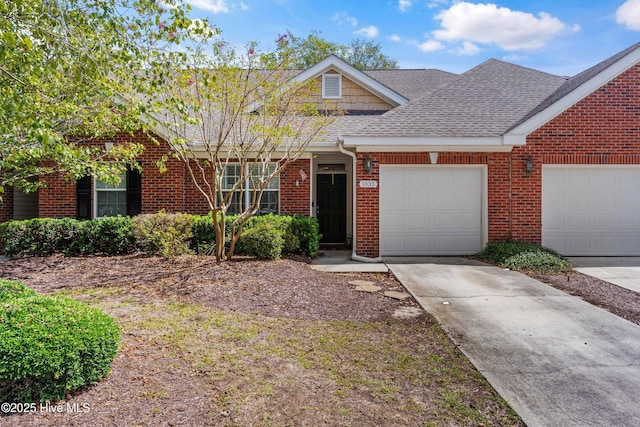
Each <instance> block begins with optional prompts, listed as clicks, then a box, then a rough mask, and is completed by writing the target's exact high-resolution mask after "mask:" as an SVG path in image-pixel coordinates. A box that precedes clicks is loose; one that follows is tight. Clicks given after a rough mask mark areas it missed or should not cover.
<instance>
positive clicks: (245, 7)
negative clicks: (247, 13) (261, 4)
mask: <svg viewBox="0 0 640 427" xmlns="http://www.w3.org/2000/svg"><path fill="white" fill-rule="evenodd" d="M238 6H240V10H249V9H250V8H249V6H247V5H246V3H245V2H243V1H241V2H240V4H239V5H238Z"/></svg>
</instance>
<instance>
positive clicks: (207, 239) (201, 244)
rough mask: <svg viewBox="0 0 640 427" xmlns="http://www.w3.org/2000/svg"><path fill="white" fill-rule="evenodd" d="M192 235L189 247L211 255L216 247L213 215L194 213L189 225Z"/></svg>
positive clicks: (199, 252)
mask: <svg viewBox="0 0 640 427" xmlns="http://www.w3.org/2000/svg"><path fill="white" fill-rule="evenodd" d="M191 232H192V234H193V237H192V238H191V244H190V248H191V250H192V251H194V252H195V253H197V254H201V255H212V254H213V253H214V250H215V248H216V230H215V228H214V227H213V217H212V215H211V213H209V215H194V216H193V225H192V226H191Z"/></svg>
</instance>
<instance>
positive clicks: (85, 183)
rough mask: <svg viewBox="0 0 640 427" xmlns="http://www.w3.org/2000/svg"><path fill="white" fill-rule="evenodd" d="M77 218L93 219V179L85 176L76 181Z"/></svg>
mask: <svg viewBox="0 0 640 427" xmlns="http://www.w3.org/2000/svg"><path fill="white" fill-rule="evenodd" d="M76 218H78V219H90V218H91V177H90V176H84V177H82V178H80V179H79V180H78V181H76Z"/></svg>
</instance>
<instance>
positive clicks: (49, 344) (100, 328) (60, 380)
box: [0, 280, 120, 403]
mask: <svg viewBox="0 0 640 427" xmlns="http://www.w3.org/2000/svg"><path fill="white" fill-rule="evenodd" d="M119 344H120V329H119V328H118V326H117V325H116V323H115V322H114V320H113V319H112V318H111V317H109V316H107V315H106V314H104V313H102V312H101V311H100V310H98V309H96V308H92V307H89V306H88V305H86V304H83V303H81V302H79V301H76V300H73V299H71V298H68V297H65V296H55V297H50V296H44V295H38V294H36V293H35V292H33V291H31V290H29V289H28V288H26V287H24V286H23V285H21V284H20V283H17V282H12V281H7V280H0V402H16V403H28V402H44V401H50V400H56V399H62V398H64V397H65V396H66V394H67V393H68V392H70V391H74V390H77V389H79V388H82V387H85V386H88V385H91V384H95V383H97V382H98V381H100V380H101V379H102V378H103V377H104V376H106V375H107V373H109V370H110V369H111V368H110V366H111V362H112V361H113V359H114V358H115V356H116V354H117V352H118V346H119Z"/></svg>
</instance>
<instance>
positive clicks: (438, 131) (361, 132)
mask: <svg viewBox="0 0 640 427" xmlns="http://www.w3.org/2000/svg"><path fill="white" fill-rule="evenodd" d="M566 80H567V79H566V78H564V77H559V76H554V75H552V74H547V73H543V72H541V71H537V70H532V69H530V68H525V67H521V66H518V65H514V64H510V63H507V62H503V61H498V60H495V59H491V60H488V61H486V62H484V63H482V64H480V65H478V66H477V67H475V68H473V69H471V70H469V71H467V72H466V73H464V74H462V75H460V76H458V77H456V78H455V79H452V81H450V82H449V83H447V84H445V85H443V86H440V87H438V88H436V90H435V91H433V92H430V93H426V94H425V95H423V96H421V97H419V98H416V99H413V100H411V101H410V102H409V103H408V104H406V105H403V106H401V107H398V108H396V109H394V110H391V111H389V112H387V113H385V114H384V115H382V116H378V117H377V118H375V119H374V120H371V121H370V122H369V123H367V124H366V126H361V127H359V128H358V129H356V130H353V131H351V132H348V133H346V134H345V135H348V136H382V137H485V136H500V135H503V134H504V133H505V132H506V131H507V130H508V129H509V128H510V127H511V126H513V125H514V124H515V123H517V122H518V121H519V120H520V119H522V117H523V116H525V115H526V114H527V113H528V112H530V111H531V110H532V109H534V108H535V107H536V106H538V105H539V104H540V103H541V102H542V101H543V100H544V99H546V98H547V97H548V96H549V95H551V94H552V93H553V92H555V91H556V90H557V89H558V88H559V87H560V86H561V85H562V84H563V83H565V82H566Z"/></svg>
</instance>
